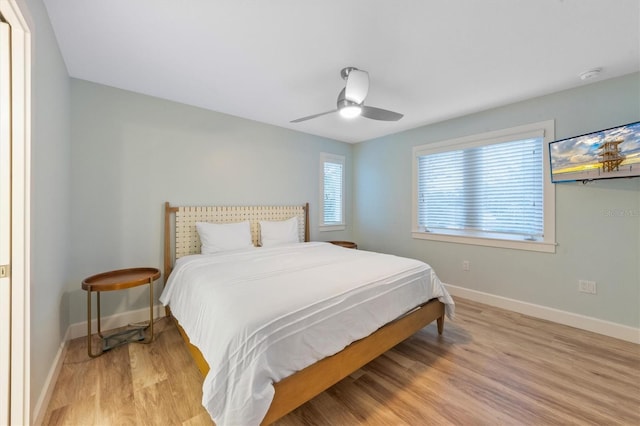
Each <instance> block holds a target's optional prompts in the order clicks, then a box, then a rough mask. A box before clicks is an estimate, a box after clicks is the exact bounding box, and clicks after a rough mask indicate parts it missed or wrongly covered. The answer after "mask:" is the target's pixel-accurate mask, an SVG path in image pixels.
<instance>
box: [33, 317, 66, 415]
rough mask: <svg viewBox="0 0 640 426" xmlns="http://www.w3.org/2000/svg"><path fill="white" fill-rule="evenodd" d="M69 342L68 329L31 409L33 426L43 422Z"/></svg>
mask: <svg viewBox="0 0 640 426" xmlns="http://www.w3.org/2000/svg"><path fill="white" fill-rule="evenodd" d="M69 340H70V339H69V329H67V332H66V333H65V335H64V340H62V342H61V343H60V347H59V348H58V352H57V353H56V357H55V358H54V360H53V365H52V367H51V370H49V374H48V375H47V378H46V380H45V381H44V386H43V387H42V392H41V393H40V397H39V398H38V401H37V402H36V404H35V406H34V408H33V418H34V419H35V421H34V424H36V425H41V424H42V423H43V422H44V416H45V414H46V413H47V407H48V406H49V402H51V396H52V395H53V390H54V389H55V388H56V382H57V381H58V376H60V370H62V365H63V364H64V358H65V356H66V355H67V348H68V347H69Z"/></svg>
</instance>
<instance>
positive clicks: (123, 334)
mask: <svg viewBox="0 0 640 426" xmlns="http://www.w3.org/2000/svg"><path fill="white" fill-rule="evenodd" d="M158 278H160V271H159V270H158V269H156V268H130V269H120V270H117V271H109V272H103V273H101V274H97V275H92V276H90V277H89V278H85V279H84V280H83V281H82V289H83V290H86V292H87V352H88V354H89V356H90V357H91V358H95V357H97V356H99V355H102V354H103V353H104V352H106V351H108V350H109V349H113V348H114V347H116V346H119V345H121V344H123V343H129V342H133V341H141V340H144V339H145V336H144V334H143V330H144V329H146V328H149V335H148V338H147V340H145V342H144V343H151V341H153V282H154V281H155V280H157V279H158ZM145 284H149V324H148V325H144V326H140V327H135V328H133V329H128V330H124V331H120V332H118V333H114V334H111V335H108V336H103V335H102V330H101V329H100V292H102V291H114V290H124V289H127V288H132V287H138V286H140V285H145ZM92 291H94V292H96V293H97V304H98V315H97V318H98V336H100V338H101V339H102V343H103V346H102V351H100V352H98V353H97V354H94V353H93V352H92V351H91V292H92ZM111 341H113V343H110V342H111Z"/></svg>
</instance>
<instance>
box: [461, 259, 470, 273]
mask: <svg viewBox="0 0 640 426" xmlns="http://www.w3.org/2000/svg"><path fill="white" fill-rule="evenodd" d="M470 269H471V265H470V264H469V261H468V260H463V261H462V270H463V271H468V270H470Z"/></svg>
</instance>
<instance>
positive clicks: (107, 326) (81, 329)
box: [67, 305, 164, 340]
mask: <svg viewBox="0 0 640 426" xmlns="http://www.w3.org/2000/svg"><path fill="white" fill-rule="evenodd" d="M163 316H164V306H162V305H155V306H154V307H153V317H154V318H155V319H158V318H160V317H163ZM143 321H149V308H148V307H147V308H142V309H138V310H136V311H129V312H122V313H119V314H115V315H112V316H110V317H104V318H102V319H100V328H102V330H103V331H105V330H113V329H114V328H118V327H124V326H126V325H128V324H134V323H137V322H143ZM91 330H92V331H93V333H95V332H96V331H97V330H98V321H97V320H95V319H94V320H92V321H91ZM67 334H68V335H69V340H71V339H77V338H78V337H82V336H85V337H86V335H87V322H86V321H82V322H77V323H75V324H71V325H70V326H69V330H68V332H67Z"/></svg>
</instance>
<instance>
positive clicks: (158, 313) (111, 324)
mask: <svg viewBox="0 0 640 426" xmlns="http://www.w3.org/2000/svg"><path fill="white" fill-rule="evenodd" d="M164 316H165V310H164V306H162V305H155V306H154V307H153V317H154V320H158V319H159V318H162V317H164ZM144 321H149V308H142V309H138V310H135V311H129V312H121V313H118V314H115V315H112V316H110V317H104V318H102V319H101V327H102V329H103V330H112V329H114V328H119V327H124V326H126V325H129V324H134V323H139V322H144ZM91 327H92V331H93V333H94V334H95V333H96V331H97V329H98V323H97V321H96V320H95V319H94V320H92V321H91ZM80 337H84V338H86V337H87V322H86V321H83V322H78V323H74V324H71V325H70V326H69V328H67V332H66V333H65V336H64V340H63V341H62V343H61V344H60V348H59V349H58V353H57V354H56V357H55V360H54V362H53V365H52V366H51V369H50V371H49V374H48V375H47V379H46V380H45V383H44V386H43V388H42V392H41V393H40V397H39V398H38V402H37V403H36V405H35V407H34V410H33V418H34V419H35V422H34V424H36V425H41V424H42V422H43V421H44V416H45V415H46V413H47V407H48V406H49V402H50V401H51V396H52V395H53V391H54V389H55V387H56V382H57V381H58V376H59V375H60V371H61V370H62V366H63V364H64V358H65V355H66V353H67V349H68V347H69V341H71V340H73V339H77V338H80ZM87 358H88V355H87Z"/></svg>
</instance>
